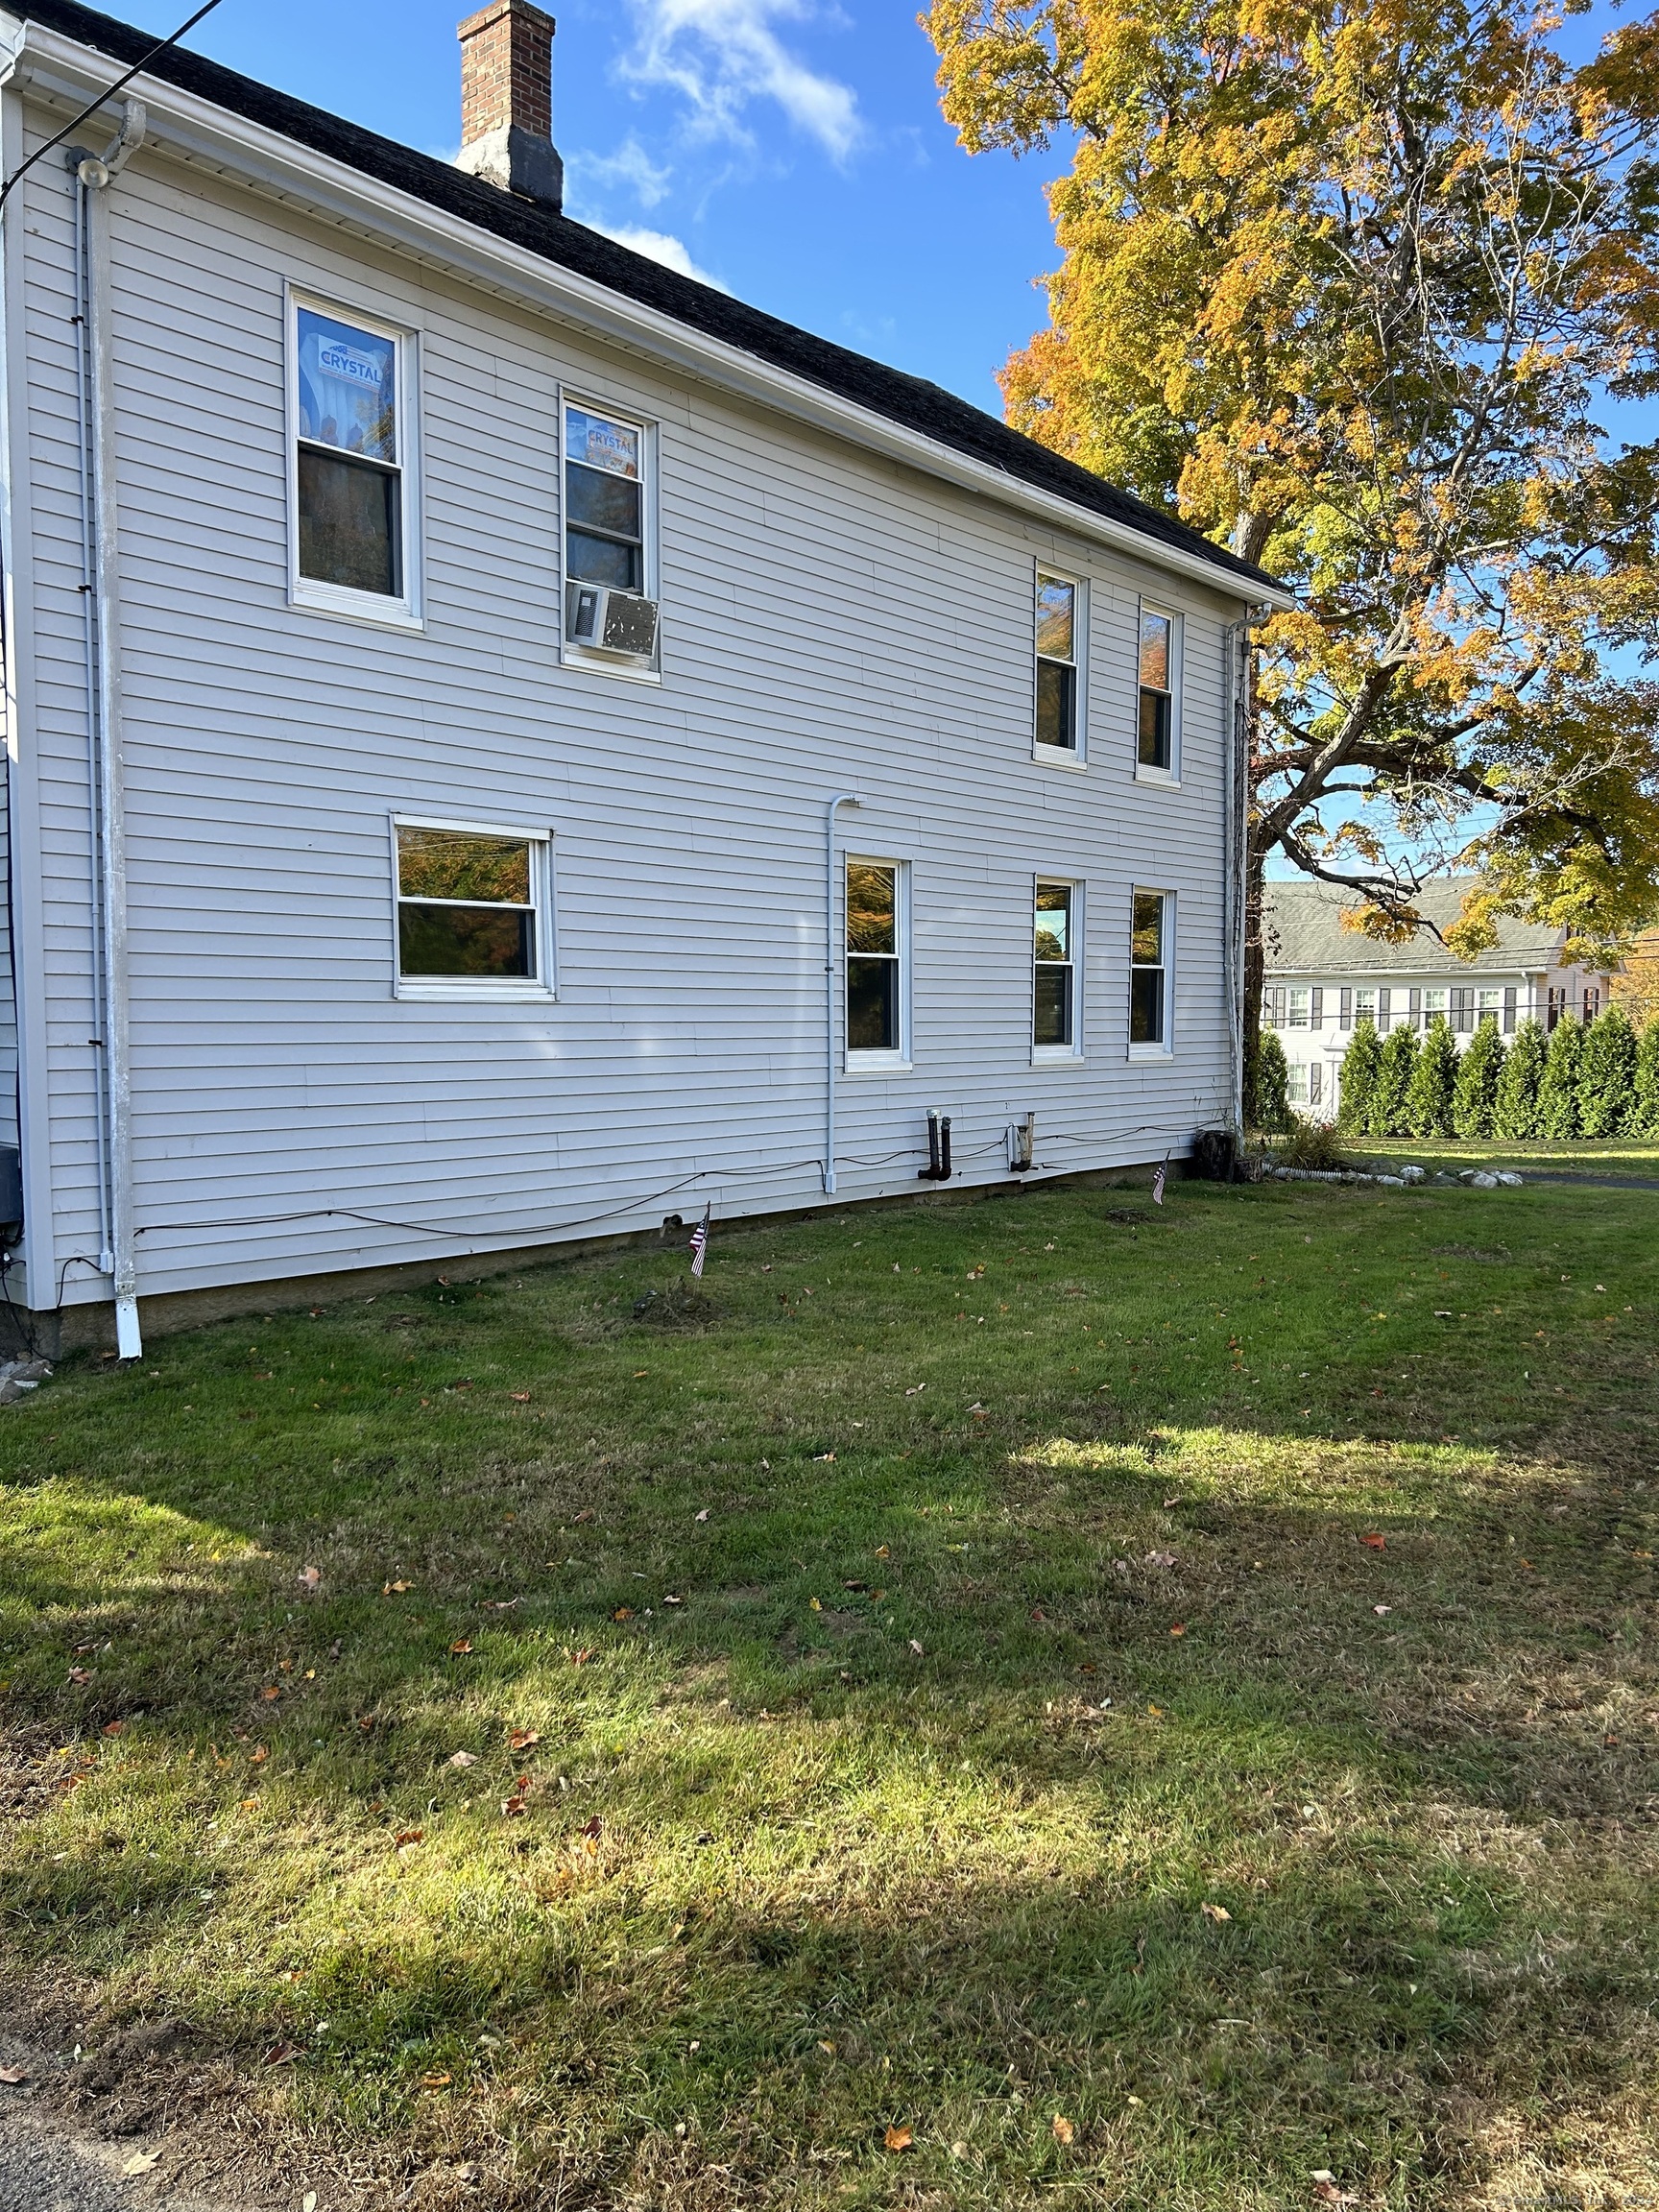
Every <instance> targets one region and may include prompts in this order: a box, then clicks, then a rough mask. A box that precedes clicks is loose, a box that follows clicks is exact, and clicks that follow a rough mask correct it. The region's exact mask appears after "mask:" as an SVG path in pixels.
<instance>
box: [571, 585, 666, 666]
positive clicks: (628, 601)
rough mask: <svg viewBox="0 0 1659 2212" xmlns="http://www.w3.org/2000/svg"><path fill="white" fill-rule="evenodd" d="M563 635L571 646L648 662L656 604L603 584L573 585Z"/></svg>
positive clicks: (654, 646) (654, 633)
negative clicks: (618, 654) (581, 646)
mask: <svg viewBox="0 0 1659 2212" xmlns="http://www.w3.org/2000/svg"><path fill="white" fill-rule="evenodd" d="M565 637H566V639H567V640H568V642H569V643H570V644H572V645H589V646H594V647H597V648H598V650H599V651H601V652H604V653H625V654H627V656H628V658H629V659H630V660H631V661H649V660H650V658H651V656H652V654H653V653H655V652H656V650H657V602H656V600H655V599H642V598H641V597H640V595H639V593H638V592H637V591H612V590H609V589H607V588H606V587H605V586H604V585H603V584H572V585H570V586H569V587H568V589H567V592H566V597H565Z"/></svg>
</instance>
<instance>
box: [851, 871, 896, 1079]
mask: <svg viewBox="0 0 1659 2212" xmlns="http://www.w3.org/2000/svg"><path fill="white" fill-rule="evenodd" d="M902 929H903V916H902V912H901V908H900V872H899V866H898V863H897V862H896V861H892V860H849V861H848V863H847V1049H848V1051H849V1052H898V1051H900V1050H901V1048H902V1044H903V988H902V984H903V978H902V973H901V963H902V957H903V947H902Z"/></svg>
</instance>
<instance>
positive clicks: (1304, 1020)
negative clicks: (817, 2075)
mask: <svg viewBox="0 0 1659 2212" xmlns="http://www.w3.org/2000/svg"><path fill="white" fill-rule="evenodd" d="M1289 1025H1290V1027H1291V1028H1292V1029H1306V1028H1307V1026H1308V994H1307V992H1306V991H1304V990H1302V989H1301V988H1300V987H1299V986H1298V987H1296V988H1293V989H1292V991H1291V993H1290V1024H1289Z"/></svg>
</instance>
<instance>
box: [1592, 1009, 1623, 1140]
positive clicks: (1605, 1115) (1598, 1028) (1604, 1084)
mask: <svg viewBox="0 0 1659 2212" xmlns="http://www.w3.org/2000/svg"><path fill="white" fill-rule="evenodd" d="M1635 1111H1636V1032H1635V1030H1634V1029H1632V1028H1631V1026H1630V1022H1629V1018H1628V1016H1627V1015H1626V1014H1625V1013H1624V1010H1623V1007H1620V1006H1609V1007H1608V1009H1607V1011H1606V1013H1605V1014H1599V1015H1598V1016H1597V1018H1596V1020H1595V1021H1594V1022H1591V1024H1590V1026H1589V1028H1588V1029H1586V1030H1585V1032H1584V1056H1583V1058H1582V1059H1581V1060H1580V1061H1579V1063H1578V1132H1579V1135H1580V1136H1583V1137H1623V1135H1624V1133H1625V1131H1626V1130H1627V1129H1628V1128H1629V1126H1630V1120H1631V1117H1632V1115H1633V1114H1634V1113H1635Z"/></svg>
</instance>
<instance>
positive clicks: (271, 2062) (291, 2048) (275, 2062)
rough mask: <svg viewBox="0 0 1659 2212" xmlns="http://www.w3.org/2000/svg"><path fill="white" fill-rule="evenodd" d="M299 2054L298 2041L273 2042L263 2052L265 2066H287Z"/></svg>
mask: <svg viewBox="0 0 1659 2212" xmlns="http://www.w3.org/2000/svg"><path fill="white" fill-rule="evenodd" d="M299 2056H300V2046H299V2044H298V2043H273V2044H272V2046H271V2048H270V2050H269V2051H267V2052H266V2054H265V2063H266V2065H267V2066H287V2065H289V2064H291V2063H292V2062H293V2060H294V2059H296V2058H298V2057H299Z"/></svg>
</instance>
